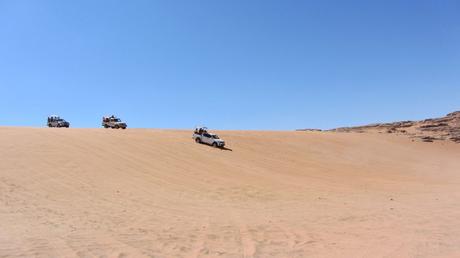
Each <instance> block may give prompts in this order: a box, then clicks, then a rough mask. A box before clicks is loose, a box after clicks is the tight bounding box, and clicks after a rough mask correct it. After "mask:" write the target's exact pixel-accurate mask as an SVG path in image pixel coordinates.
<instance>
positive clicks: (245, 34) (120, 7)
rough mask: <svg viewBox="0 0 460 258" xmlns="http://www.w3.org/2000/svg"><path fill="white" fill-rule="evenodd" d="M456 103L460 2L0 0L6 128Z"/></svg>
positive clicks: (392, 116)
mask: <svg viewBox="0 0 460 258" xmlns="http://www.w3.org/2000/svg"><path fill="white" fill-rule="evenodd" d="M455 110H460V1H458V0H454V1H449V0H432V1H424V0H413V1H409V0H407V1H405V0H398V1H391V0H382V1H377V0H376V1H368V0H362V1H352V0H350V1H342V0H337V1H330V0H326V1H307V0H297V1H296V0H277V1H274V0H251V1H248V0H228V1H219V0H199V1H190V0H182V1H179V0H178V1H175V0H158V1H155V0H146V1H139V0H133V1H121V0H120V1H114V0H110V1H94V0H91V1H89V0H88V1H83V0H79V1H61V0H55V1H47V0H43V1H35V0H30V1H27V0H10V1H6V0H0V125H1V126H13V125H18V126H44V124H45V122H46V116H47V115H49V114H58V115H61V116H63V117H64V118H66V119H67V120H69V121H70V122H71V124H72V126H73V127H100V120H101V117H102V116H103V115H105V114H116V115H119V116H120V117H121V118H123V119H125V120H126V121H127V123H128V125H129V126H130V127H147V128H152V127H153V128H191V127H194V126H195V125H197V124H204V125H207V126H208V127H210V128H216V129H265V130H271V129H273V130H285V129H287V130H290V129H296V128H323V129H326V128H332V127H338V126H346V125H358V124H366V123H372V122H383V121H394V120H406V119H423V118H427V117H435V116H441V115H445V114H446V113H448V112H451V111H455Z"/></svg>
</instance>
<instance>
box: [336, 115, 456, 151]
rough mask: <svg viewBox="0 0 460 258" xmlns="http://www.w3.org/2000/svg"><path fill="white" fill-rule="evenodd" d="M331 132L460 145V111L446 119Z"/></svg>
mask: <svg viewBox="0 0 460 258" xmlns="http://www.w3.org/2000/svg"><path fill="white" fill-rule="evenodd" d="M330 131H335V132H358V133H363V132H378V133H397V134H404V135H408V136H409V137H412V138H417V139H421V140H422V141H424V142H433V141H435V140H451V141H454V142H457V143H460V111H456V112H453V113H450V114H447V115H446V116H445V117H441V118H432V119H425V120H422V121H401V122H394V123H382V124H370V125H365V126H356V127H341V128H336V129H332V130H330Z"/></svg>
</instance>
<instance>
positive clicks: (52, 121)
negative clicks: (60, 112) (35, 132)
mask: <svg viewBox="0 0 460 258" xmlns="http://www.w3.org/2000/svg"><path fill="white" fill-rule="evenodd" d="M47 125H48V127H65V128H69V126H70V123H69V122H67V121H65V120H64V119H62V118H60V117H59V116H54V115H53V116H49V117H48V122H47Z"/></svg>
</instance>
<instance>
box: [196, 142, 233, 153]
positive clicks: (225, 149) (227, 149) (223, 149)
mask: <svg viewBox="0 0 460 258" xmlns="http://www.w3.org/2000/svg"><path fill="white" fill-rule="evenodd" d="M199 144H201V145H206V146H208V147H210V148H216V149H218V150H222V151H233V149H230V148H227V147H225V146H224V147H213V146H211V145H208V144H205V143H202V142H200V143H199Z"/></svg>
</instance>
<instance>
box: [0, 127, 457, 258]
mask: <svg viewBox="0 0 460 258" xmlns="http://www.w3.org/2000/svg"><path fill="white" fill-rule="evenodd" d="M219 133H220V135H221V137H222V138H224V139H225V140H226V141H227V143H228V147H229V148H230V149H231V150H219V149H214V148H211V147H208V146H205V145H200V144H196V143H194V142H193V140H192V139H191V132H190V131H175V130H147V129H145V130H144V129H128V130H125V131H121V130H109V129H107V130H105V129H48V128H0V146H1V148H0V257H21V256H25V257H31V256H32V257H33V256H36V257H459V256H460V208H459V203H460V145H458V144H455V143H452V142H435V143H430V144H427V143H422V142H412V141H411V140H410V139H408V138H406V137H403V136H397V135H386V134H367V133H362V134H341V133H333V132H327V133H321V132H260V131H251V132H243V131H222V132H219Z"/></svg>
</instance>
